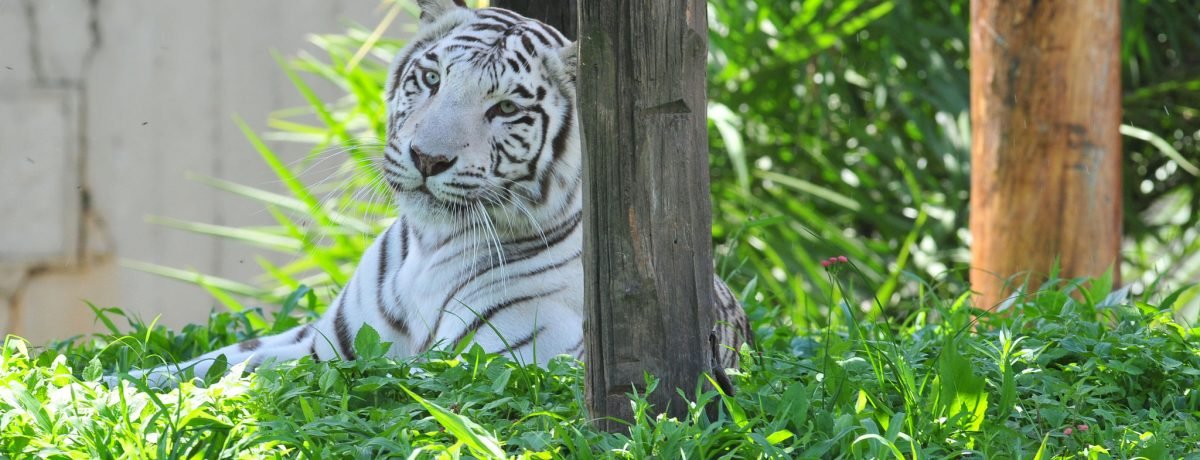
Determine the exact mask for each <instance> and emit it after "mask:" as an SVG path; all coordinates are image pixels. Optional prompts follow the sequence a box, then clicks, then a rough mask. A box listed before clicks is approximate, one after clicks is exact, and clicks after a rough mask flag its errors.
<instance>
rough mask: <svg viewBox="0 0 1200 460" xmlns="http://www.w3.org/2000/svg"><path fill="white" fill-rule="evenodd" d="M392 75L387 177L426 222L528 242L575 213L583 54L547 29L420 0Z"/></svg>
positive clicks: (404, 205) (502, 14)
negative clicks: (484, 221) (482, 223)
mask: <svg viewBox="0 0 1200 460" xmlns="http://www.w3.org/2000/svg"><path fill="white" fill-rule="evenodd" d="M417 3H418V4H419V6H420V9H421V19H420V25H419V26H418V32H417V34H416V36H415V37H413V39H412V41H411V42H409V44H408V46H406V47H405V48H404V49H403V50H401V51H400V52H399V53H398V55H397V56H396V59H395V60H394V61H393V63H392V65H391V68H390V76H389V82H388V85H387V88H386V93H385V97H386V98H387V106H388V135H387V142H386V144H387V147H386V149H385V151H384V162H383V165H384V167H383V168H384V173H383V175H384V178H385V179H386V180H387V182H388V184H389V185H390V186H391V188H392V189H393V190H395V192H396V197H397V201H398V204H399V206H400V208H401V212H402V213H405V214H407V215H410V216H412V217H413V220H416V221H419V222H420V223H421V224H423V225H444V226H451V227H453V226H458V227H462V226H468V225H472V223H471V222H473V221H472V219H477V218H479V217H480V216H478V215H477V214H476V213H486V214H487V216H486V217H487V218H489V219H491V220H492V223H493V225H494V226H495V227H496V229H497V230H500V231H502V232H508V233H524V232H528V231H530V230H532V229H535V228H537V227H539V226H543V225H546V224H547V223H551V222H553V221H554V219H556V218H561V216H563V215H564V214H568V213H570V212H571V209H572V208H577V206H578V204H579V203H578V202H577V201H578V200H580V199H581V198H580V197H579V195H580V194H581V193H580V192H579V189H580V183H581V182H580V181H581V170H580V168H581V161H582V159H581V158H580V147H579V128H578V124H579V121H578V115H577V113H576V110H575V73H576V70H575V69H576V62H577V60H576V51H575V50H576V47H575V44H574V43H571V42H569V41H568V40H567V39H566V38H564V37H563V35H562V34H560V33H559V32H558V31H557V30H554V29H553V28H551V27H549V26H547V25H545V24H542V23H541V22H538V21H535V20H532V19H528V18H525V17H522V16H520V15H517V14H516V13H513V12H510V11H508V10H503V9H497V8H483V9H477V10H473V9H469V8H467V7H465V6H464V5H463V3H462V1H461V0H454V1H451V0H417Z"/></svg>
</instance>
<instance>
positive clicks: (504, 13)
mask: <svg viewBox="0 0 1200 460" xmlns="http://www.w3.org/2000/svg"><path fill="white" fill-rule="evenodd" d="M476 14H478V15H479V16H480V17H485V18H493V19H496V18H500V17H505V18H508V19H511V20H513V21H526V20H528V19H526V18H525V17H524V16H521V15H519V14H517V13H516V12H514V11H512V10H509V9H505V8H488V9H486V10H479V11H478V12H477V13H476Z"/></svg>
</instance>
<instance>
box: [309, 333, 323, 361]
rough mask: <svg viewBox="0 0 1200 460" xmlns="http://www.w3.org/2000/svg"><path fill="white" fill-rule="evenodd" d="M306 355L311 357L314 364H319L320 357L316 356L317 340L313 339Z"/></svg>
mask: <svg viewBox="0 0 1200 460" xmlns="http://www.w3.org/2000/svg"><path fill="white" fill-rule="evenodd" d="M308 355H309V356H312V359H313V362H314V363H319V362H321V357H320V356H317V340H316V339H315V338H314V339H313V341H312V344H311V345H309V346H308Z"/></svg>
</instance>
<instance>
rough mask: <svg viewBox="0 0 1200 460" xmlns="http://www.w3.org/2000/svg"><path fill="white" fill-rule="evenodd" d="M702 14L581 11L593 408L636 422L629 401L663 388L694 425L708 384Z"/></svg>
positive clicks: (622, 6) (598, 1)
mask: <svg viewBox="0 0 1200 460" xmlns="http://www.w3.org/2000/svg"><path fill="white" fill-rule="evenodd" d="M705 8H706V7H705V2H704V0H653V1H647V0H580V2H579V36H580V40H579V43H580V68H579V76H578V82H579V83H578V86H579V89H578V92H579V113H580V116H581V117H582V119H583V120H582V121H583V123H582V127H583V145H584V158H585V160H584V196H585V201H584V251H583V263H584V270H585V273H586V276H587V283H586V288H585V299H586V305H587V310H588V317H587V326H586V329H587V338H586V343H587V374H588V375H587V390H586V391H587V395H588V407H589V408H590V410H591V416H592V417H593V418H594V419H595V420H597V423H598V424H599V425H600V426H601V427H602V428H604V429H607V430H612V431H615V430H623V429H625V428H624V427H625V426H624V425H623V424H621V423H618V422H614V421H613V420H611V419H610V418H616V419H621V420H630V419H631V417H632V410H631V407H630V403H629V400H628V398H626V396H625V394H626V393H629V392H631V391H633V390H635V389H637V390H638V391H641V390H642V389H643V383H644V381H645V378H644V376H645V374H646V373H650V374H652V375H654V376H656V377H658V378H659V379H660V383H659V387H658V389H657V390H656V391H655V392H654V393H652V394H651V395H650V401H651V402H652V403H653V404H654V405H655V407H656V408H657V410H660V411H662V410H666V411H667V412H668V413H669V414H671V415H676V416H679V415H682V414H685V413H686V410H687V407H686V404H685V403H684V401H683V400H681V399H680V398H679V397H678V396H677V394H676V390H675V389H676V388H682V389H684V390H686V391H687V393H689V394H690V393H691V392H692V391H693V390H694V389H695V388H696V384H697V382H698V381H699V379H700V378H701V377H700V376H701V375H702V374H703V373H704V372H706V371H708V370H709V362H710V358H709V355H710V351H709V346H708V334H709V331H710V330H711V329H712V325H713V319H712V313H711V311H712V310H711V309H712V295H713V294H712V271H713V267H712V211H711V208H710V198H709V171H708V137H707V135H706V134H705V129H706V126H707V125H706V121H705V58H706V55H707V52H708V35H707V34H708V24H707V22H706V21H707V14H706V9H705Z"/></svg>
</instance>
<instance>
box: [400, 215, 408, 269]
mask: <svg viewBox="0 0 1200 460" xmlns="http://www.w3.org/2000/svg"><path fill="white" fill-rule="evenodd" d="M407 260H408V219H405V218H403V217H402V218H400V263H401V264H403V263H404V262H405V261H407Z"/></svg>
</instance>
